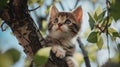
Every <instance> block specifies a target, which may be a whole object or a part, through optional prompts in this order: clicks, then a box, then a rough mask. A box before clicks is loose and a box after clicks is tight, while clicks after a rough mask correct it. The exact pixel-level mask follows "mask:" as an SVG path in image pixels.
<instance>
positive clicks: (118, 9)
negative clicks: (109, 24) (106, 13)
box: [110, 0, 120, 21]
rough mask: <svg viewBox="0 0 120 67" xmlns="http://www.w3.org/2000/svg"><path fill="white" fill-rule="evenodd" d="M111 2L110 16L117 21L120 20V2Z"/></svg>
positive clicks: (118, 0)
mask: <svg viewBox="0 0 120 67" xmlns="http://www.w3.org/2000/svg"><path fill="white" fill-rule="evenodd" d="M110 2H111V8H110V9H111V10H110V15H111V16H113V18H114V19H115V21H117V20H118V19H119V18H120V0H110Z"/></svg>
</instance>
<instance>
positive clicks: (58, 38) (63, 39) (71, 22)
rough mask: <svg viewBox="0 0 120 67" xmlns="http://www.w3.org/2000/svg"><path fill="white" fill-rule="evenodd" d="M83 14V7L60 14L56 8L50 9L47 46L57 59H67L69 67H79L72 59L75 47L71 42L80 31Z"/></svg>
mask: <svg viewBox="0 0 120 67" xmlns="http://www.w3.org/2000/svg"><path fill="white" fill-rule="evenodd" d="M82 14H83V13H82V8H81V7H78V8H76V9H75V10H74V11H73V12H59V11H58V10H57V8H56V7H55V6H52V7H51V9H50V17H49V23H48V32H49V34H48V35H47V37H46V39H45V40H46V42H47V43H48V44H46V46H51V47H52V49H51V50H52V52H53V53H54V54H55V56H56V57H57V58H60V59H62V58H65V60H66V63H67V65H68V67H77V64H76V62H75V61H74V59H73V57H72V56H73V54H74V51H75V45H74V44H72V42H71V40H72V39H73V38H74V37H75V36H76V35H77V33H78V32H79V30H80V27H81V21H82Z"/></svg>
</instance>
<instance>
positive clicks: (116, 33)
mask: <svg viewBox="0 0 120 67" xmlns="http://www.w3.org/2000/svg"><path fill="white" fill-rule="evenodd" d="M112 34H113V37H120V34H119V33H118V32H113V33H112Z"/></svg>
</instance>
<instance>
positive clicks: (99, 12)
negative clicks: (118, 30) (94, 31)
mask: <svg viewBox="0 0 120 67" xmlns="http://www.w3.org/2000/svg"><path fill="white" fill-rule="evenodd" d="M102 12H103V10H102V8H101V6H98V7H97V9H96V10H95V13H96V14H97V16H99V15H100V14H101V13H102Z"/></svg>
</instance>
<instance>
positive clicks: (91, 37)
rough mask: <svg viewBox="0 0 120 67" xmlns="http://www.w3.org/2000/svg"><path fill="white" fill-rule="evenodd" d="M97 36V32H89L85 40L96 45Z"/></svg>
mask: <svg viewBox="0 0 120 67" xmlns="http://www.w3.org/2000/svg"><path fill="white" fill-rule="evenodd" d="M97 34H98V32H91V33H90V35H89V36H88V38H87V41H88V42H91V43H96V42H97V41H98V37H97Z"/></svg>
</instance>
